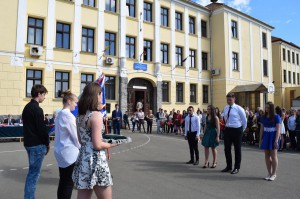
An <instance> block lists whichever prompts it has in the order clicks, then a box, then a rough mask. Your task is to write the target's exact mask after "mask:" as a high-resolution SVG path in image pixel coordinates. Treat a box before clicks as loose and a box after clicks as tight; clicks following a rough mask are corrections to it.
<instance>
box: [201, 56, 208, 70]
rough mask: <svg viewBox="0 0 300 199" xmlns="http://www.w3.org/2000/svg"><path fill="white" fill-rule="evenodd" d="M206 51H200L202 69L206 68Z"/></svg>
mask: <svg viewBox="0 0 300 199" xmlns="http://www.w3.org/2000/svg"><path fill="white" fill-rule="evenodd" d="M207 66H208V64H207V53H205V52H202V70H207Z"/></svg>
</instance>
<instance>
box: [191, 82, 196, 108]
mask: <svg viewBox="0 0 300 199" xmlns="http://www.w3.org/2000/svg"><path fill="white" fill-rule="evenodd" d="M196 89H197V86H196V84H190V102H192V103H196V99H197V97H196V96H197V91H196Z"/></svg>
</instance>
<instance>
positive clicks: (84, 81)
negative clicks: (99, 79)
mask: <svg viewBox="0 0 300 199" xmlns="http://www.w3.org/2000/svg"><path fill="white" fill-rule="evenodd" d="M93 81H94V75H93V74H84V73H82V74H81V84H80V93H82V91H83V89H84V87H85V86H86V85H88V84H89V83H91V82H93Z"/></svg>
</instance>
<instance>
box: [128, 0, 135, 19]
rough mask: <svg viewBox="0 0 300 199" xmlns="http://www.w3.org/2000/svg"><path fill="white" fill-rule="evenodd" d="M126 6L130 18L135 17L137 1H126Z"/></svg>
mask: <svg viewBox="0 0 300 199" xmlns="http://www.w3.org/2000/svg"><path fill="white" fill-rule="evenodd" d="M126 6H127V9H128V14H129V16H130V17H135V0H126Z"/></svg>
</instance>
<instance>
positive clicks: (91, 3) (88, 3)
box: [83, 0, 96, 7]
mask: <svg viewBox="0 0 300 199" xmlns="http://www.w3.org/2000/svg"><path fill="white" fill-rule="evenodd" d="M83 5H86V6H91V7H96V4H95V0H83Z"/></svg>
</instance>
